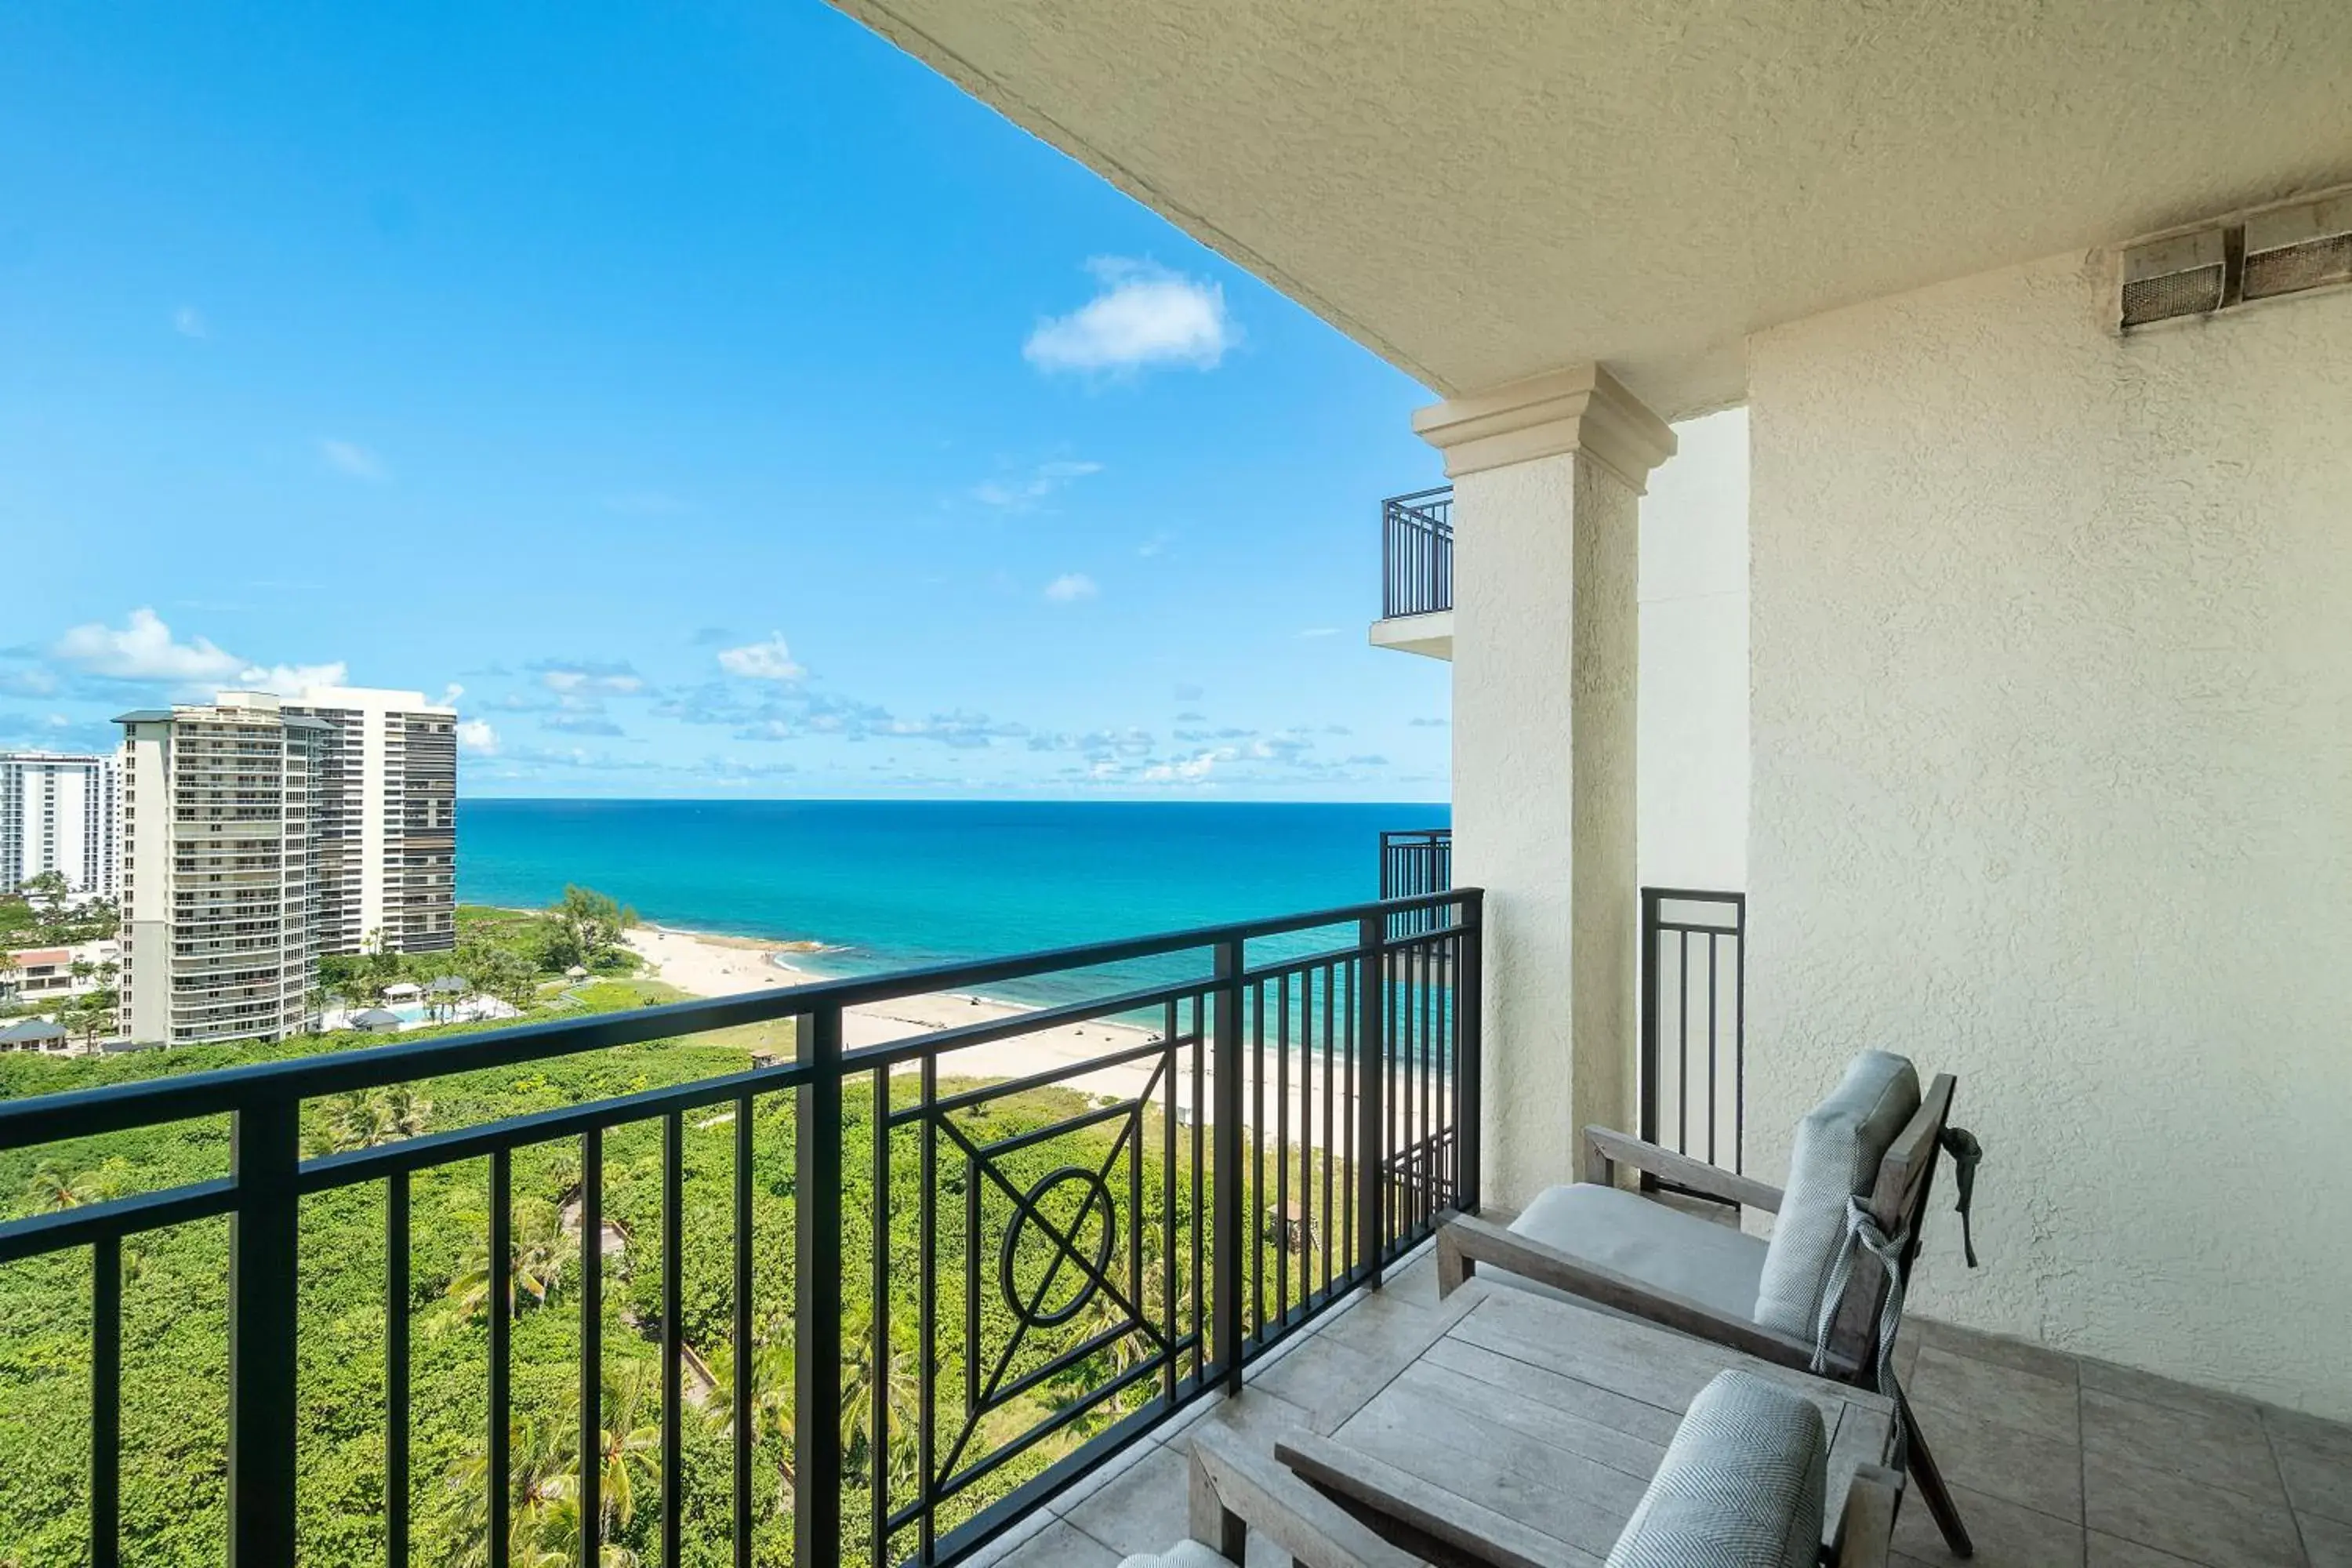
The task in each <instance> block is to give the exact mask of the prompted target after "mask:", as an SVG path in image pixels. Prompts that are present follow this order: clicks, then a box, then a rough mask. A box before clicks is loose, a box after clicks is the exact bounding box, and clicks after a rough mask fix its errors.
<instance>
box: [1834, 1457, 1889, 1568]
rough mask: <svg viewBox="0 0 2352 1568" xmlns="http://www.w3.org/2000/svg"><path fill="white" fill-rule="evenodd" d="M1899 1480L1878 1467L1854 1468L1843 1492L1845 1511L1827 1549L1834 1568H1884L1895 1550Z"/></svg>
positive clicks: (1886, 1470)
mask: <svg viewBox="0 0 2352 1568" xmlns="http://www.w3.org/2000/svg"><path fill="white" fill-rule="evenodd" d="M1902 1497H1903V1478H1902V1477H1901V1476H1899V1475H1897V1474H1896V1473H1895V1471H1893V1470H1890V1469H1886V1468H1883V1467H1881V1466H1878V1465H1861V1466H1857V1467H1856V1468H1855V1469H1854V1472H1853V1486H1851V1487H1849V1488H1848V1489H1846V1494H1845V1512H1844V1513H1843V1514H1842V1515H1840V1516H1839V1519H1838V1528H1837V1539H1836V1541H1835V1542H1832V1545H1831V1547H1830V1558H1831V1561H1832V1562H1833V1563H1836V1564H1837V1568H1886V1565H1887V1563H1888V1562H1889V1560H1890V1559H1891V1558H1892V1556H1893V1554H1894V1551H1895V1507H1896V1505H1897V1504H1898V1503H1899V1502H1900V1501H1901V1500H1902Z"/></svg>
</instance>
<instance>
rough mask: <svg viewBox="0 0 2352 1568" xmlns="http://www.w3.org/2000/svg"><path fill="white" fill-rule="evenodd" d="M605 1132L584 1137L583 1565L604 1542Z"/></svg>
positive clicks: (594, 1565) (584, 1567) (588, 1566)
mask: <svg viewBox="0 0 2352 1568" xmlns="http://www.w3.org/2000/svg"><path fill="white" fill-rule="evenodd" d="M580 1456H581V1458H580V1568H598V1563H600V1561H601V1560H602V1558H603V1556H604V1490H603V1489H604V1129H603V1128H601V1127H591V1128H590V1129H588V1131H585V1132H583V1133H582V1134H581V1135H580Z"/></svg>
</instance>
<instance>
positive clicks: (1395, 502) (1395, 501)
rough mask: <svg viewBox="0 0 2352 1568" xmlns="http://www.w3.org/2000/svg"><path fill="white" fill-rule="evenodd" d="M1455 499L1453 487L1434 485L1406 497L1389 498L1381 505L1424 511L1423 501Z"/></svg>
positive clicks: (1405, 495) (1414, 491) (1409, 493)
mask: <svg viewBox="0 0 2352 1568" xmlns="http://www.w3.org/2000/svg"><path fill="white" fill-rule="evenodd" d="M1453 497H1454V487H1453V486H1452V485H1433V486H1432V487H1430V488H1429V489H1425V490H1412V491H1408V492H1407V493H1406V494H1404V495H1401V496H1390V497H1387V498H1386V499H1385V500H1382V501H1381V505H1382V506H1384V507H1391V506H1395V507H1403V508H1406V509H1407V510H1412V511H1422V510H1424V509H1423V506H1422V505H1421V503H1422V502H1423V501H1432V500H1452V499H1453Z"/></svg>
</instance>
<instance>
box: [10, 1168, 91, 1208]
mask: <svg viewBox="0 0 2352 1568" xmlns="http://www.w3.org/2000/svg"><path fill="white" fill-rule="evenodd" d="M25 1195H26V1197H28V1198H30V1199H32V1201H33V1204H34V1206H36V1207H37V1208H40V1209H45V1210H47V1211H49V1212H52V1213H54V1212H56V1211H58V1210H60V1209H78V1208H79V1207H81V1205H84V1204H94V1203H96V1202H98V1201H99V1200H100V1198H102V1197H104V1196H106V1187H105V1184H104V1183H103V1182H101V1181H100V1179H99V1175H98V1173H97V1172H95V1171H83V1172H80V1173H77V1174H75V1175H70V1176H68V1175H67V1174H66V1173H65V1168H64V1167H63V1166H61V1165H59V1164H58V1163H56V1162H54V1161H43V1162H42V1163H41V1166H40V1168H39V1169H38V1170H37V1171H35V1172H34V1173H33V1179H32V1180H31V1181H30V1182H29V1183H27V1184H26V1188H25Z"/></svg>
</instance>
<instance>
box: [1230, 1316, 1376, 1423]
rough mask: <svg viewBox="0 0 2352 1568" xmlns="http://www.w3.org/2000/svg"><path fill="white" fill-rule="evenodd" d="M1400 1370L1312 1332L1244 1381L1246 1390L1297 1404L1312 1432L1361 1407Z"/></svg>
mask: <svg viewBox="0 0 2352 1568" xmlns="http://www.w3.org/2000/svg"><path fill="white" fill-rule="evenodd" d="M1401 1370H1402V1363H1396V1362H1391V1361H1378V1360H1375V1359H1374V1358H1372V1357H1370V1356H1369V1355H1366V1354H1365V1353H1364V1352H1361V1351H1359V1350H1356V1349H1354V1348H1353V1347H1351V1346H1349V1345H1348V1344H1347V1343H1346V1342H1342V1341H1339V1340H1335V1339H1333V1338H1331V1337H1330V1336H1328V1335H1327V1334H1314V1335H1309V1336H1308V1337H1307V1340H1306V1341H1305V1342H1303V1343H1302V1344H1301V1345H1300V1346H1299V1348H1298V1350H1297V1352H1296V1353H1294V1354H1291V1355H1287V1356H1285V1357H1283V1358H1282V1360H1280V1361H1278V1362H1276V1363H1275V1364H1274V1365H1272V1366H1270V1367H1268V1368H1266V1369H1265V1371H1264V1372H1263V1373H1259V1374H1258V1375H1257V1376H1255V1377H1254V1378H1252V1379H1250V1381H1249V1385H1248V1386H1249V1390H1250V1391H1251V1392H1263V1393H1265V1394H1272V1395H1274V1396H1275V1397H1276V1398H1277V1399H1282V1400H1286V1401H1288V1402H1289V1403H1290V1404H1292V1405H1297V1407H1298V1408H1300V1409H1301V1410H1304V1411H1306V1412H1307V1419H1308V1422H1309V1423H1310V1424H1311V1425H1312V1426H1314V1428H1315V1430H1316V1431H1318V1432H1329V1431H1331V1430H1332V1429H1333V1428H1334V1427H1336V1426H1339V1423H1340V1422H1342V1421H1345V1420H1346V1419H1347V1418H1348V1417H1349V1416H1350V1415H1354V1414H1355V1413H1356V1412H1357V1411H1359V1410H1360V1409H1362V1408H1363V1407H1364V1405H1365V1402H1366V1401H1368V1400H1370V1398H1371V1397H1372V1395H1373V1394H1378V1393H1379V1392H1380V1391H1381V1389H1382V1388H1384V1387H1386V1386H1387V1385H1388V1384H1389V1382H1390V1380H1391V1378H1393V1377H1394V1376H1395V1375H1396V1373H1398V1372H1399V1371H1401ZM1244 1397H1246V1394H1245V1395H1244Z"/></svg>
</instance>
